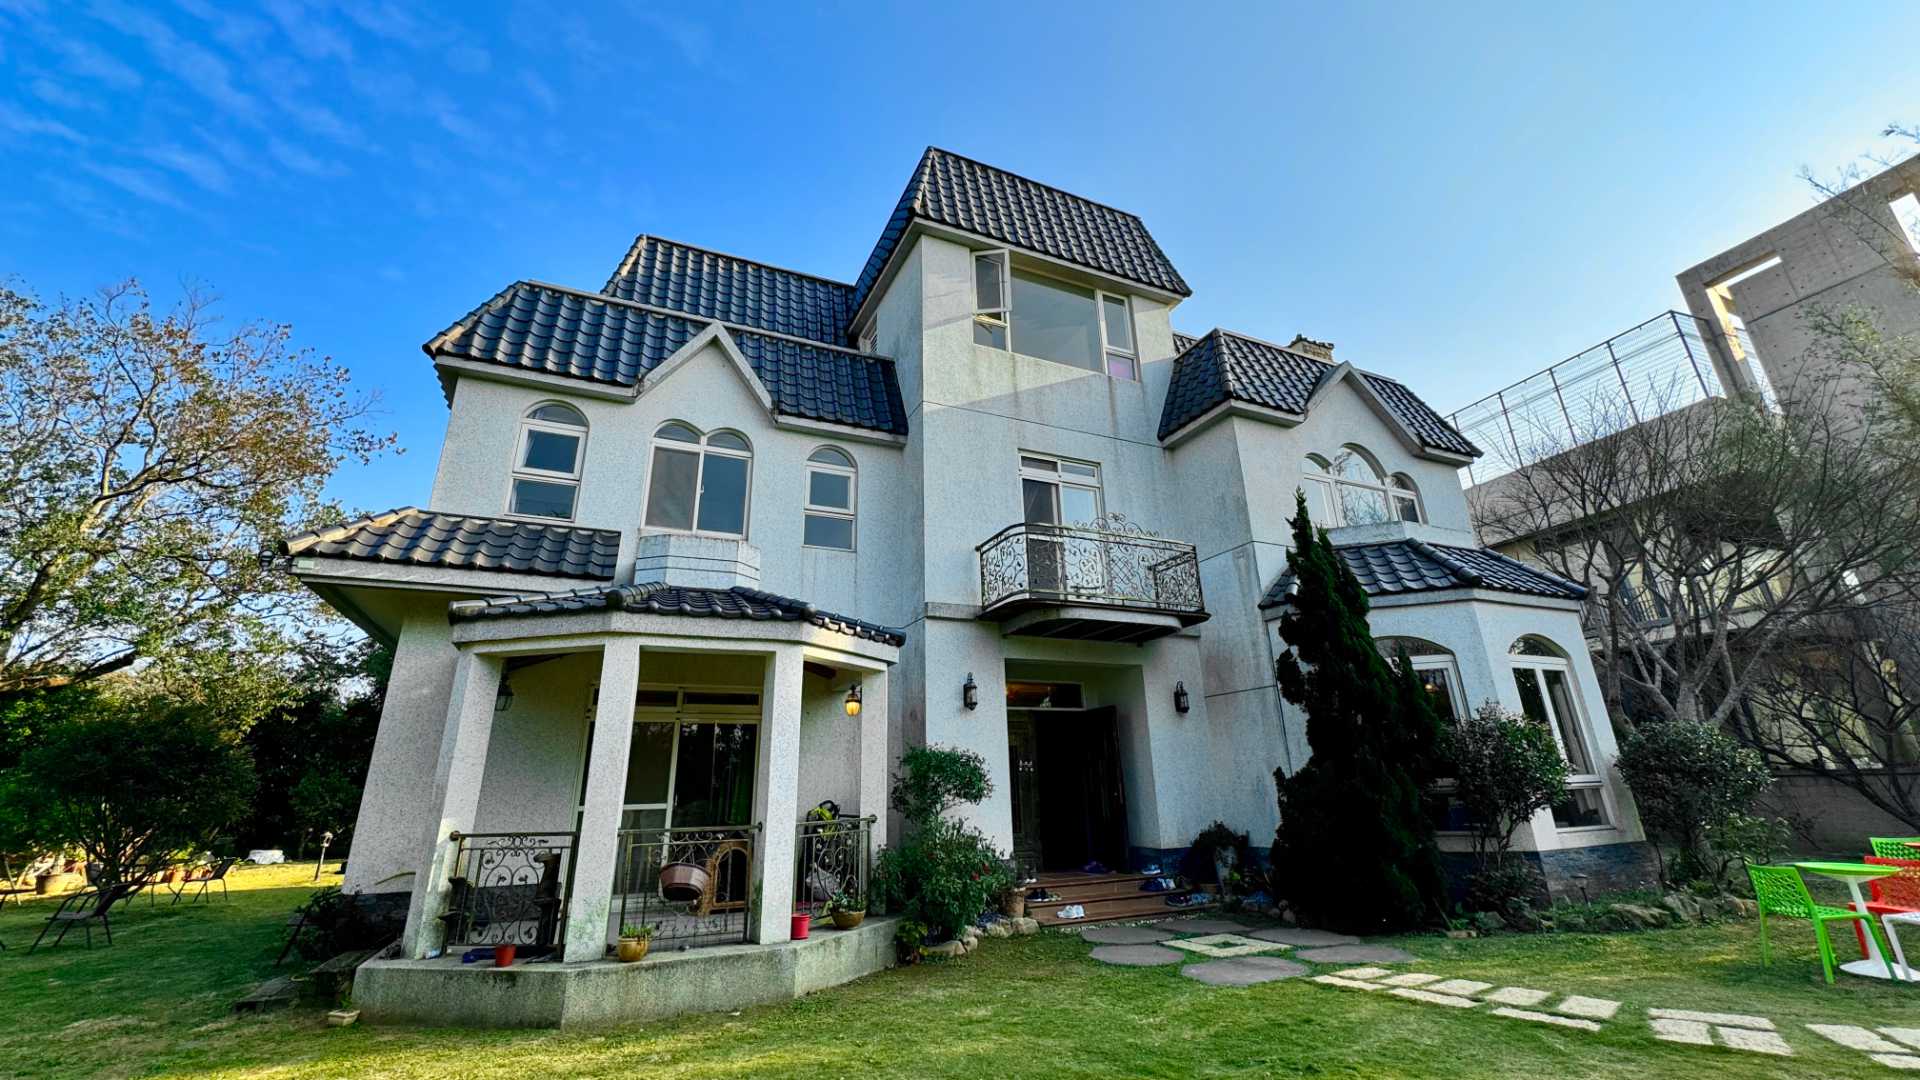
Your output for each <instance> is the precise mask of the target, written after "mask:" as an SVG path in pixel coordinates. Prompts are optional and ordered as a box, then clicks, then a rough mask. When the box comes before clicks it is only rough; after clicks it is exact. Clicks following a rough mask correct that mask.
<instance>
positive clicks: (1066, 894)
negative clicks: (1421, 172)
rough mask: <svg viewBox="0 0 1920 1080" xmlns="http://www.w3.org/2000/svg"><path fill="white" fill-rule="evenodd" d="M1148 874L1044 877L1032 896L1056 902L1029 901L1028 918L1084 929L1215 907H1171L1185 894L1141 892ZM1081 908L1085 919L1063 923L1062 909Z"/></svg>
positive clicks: (1053, 875) (1044, 923)
mask: <svg viewBox="0 0 1920 1080" xmlns="http://www.w3.org/2000/svg"><path fill="white" fill-rule="evenodd" d="M1150 876H1151V875H1148V874H1051V873H1050V874H1041V875H1040V880H1039V881H1038V882H1036V883H1035V884H1034V885H1031V886H1029V887H1028V891H1029V892H1034V891H1038V890H1040V889H1046V890H1047V891H1049V892H1052V893H1055V894H1057V897H1058V898H1057V899H1054V900H1044V901H1042V900H1033V899H1028V901H1027V914H1028V915H1030V916H1032V917H1033V919H1034V920H1035V921H1036V922H1038V923H1039V924H1040V925H1041V926H1083V925H1086V924H1088V923H1103V922H1118V921H1120V920H1123V919H1151V918H1155V917H1156V916H1164V915H1181V914H1185V913H1187V912H1191V911H1209V910H1211V909H1212V908H1213V906H1214V905H1213V904H1211V903H1208V904H1195V905H1194V906H1192V907H1169V906H1167V898H1168V897H1174V896H1185V895H1187V894H1186V893H1184V892H1163V893H1159V892H1141V891H1140V886H1141V885H1142V884H1144V883H1145V882H1146V881H1147V879H1148V878H1149V877H1150ZM1070 904H1079V905H1081V906H1083V907H1085V908H1086V909H1087V914H1086V917H1085V918H1081V919H1063V918H1061V917H1060V911H1061V909H1062V908H1065V907H1067V906H1068V905H1070Z"/></svg>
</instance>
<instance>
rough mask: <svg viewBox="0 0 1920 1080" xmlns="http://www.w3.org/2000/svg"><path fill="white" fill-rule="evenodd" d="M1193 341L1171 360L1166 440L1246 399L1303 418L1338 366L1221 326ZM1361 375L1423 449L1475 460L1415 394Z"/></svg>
mask: <svg viewBox="0 0 1920 1080" xmlns="http://www.w3.org/2000/svg"><path fill="white" fill-rule="evenodd" d="M1180 336H1181V337H1184V336H1185V335H1180ZM1176 340H1177V339H1176ZM1188 340H1189V341H1190V342H1191V344H1190V345H1188V346H1187V347H1186V348H1185V349H1184V350H1182V351H1181V353H1180V354H1179V356H1177V357H1176V358H1175V359H1174V362H1173V376H1172V378H1171V380H1169V383H1168V386H1167V401H1166V404H1165V406H1163V407H1162V409H1161V411H1160V437H1161V438H1163V439H1164V438H1166V437H1167V436H1169V435H1172V434H1173V433H1174V432H1176V431H1179V430H1180V429H1181V428H1183V427H1185V426H1187V425H1188V424H1190V423H1192V422H1193V421H1194V420H1196V419H1198V418H1199V417H1201V416H1202V415H1204V414H1205V413H1206V412H1207V410H1209V409H1212V408H1213V407H1215V406H1217V405H1219V404H1220V403H1221V402H1223V401H1229V400H1232V401H1244V402H1247V403H1248V404H1251V405H1259V406H1263V407H1265V408H1269V409H1276V410H1279V411H1280V412H1288V413H1302V414H1304V413H1305V412H1306V410H1307V403H1308V401H1310V400H1311V399H1312V398H1313V392H1314V390H1315V389H1317V388H1318V387H1319V386H1320V383H1321V381H1322V380H1323V379H1325V378H1326V377H1327V374H1328V373H1329V372H1331V371H1333V370H1334V368H1335V366H1336V365H1333V364H1329V363H1327V362H1326V361H1324V360H1317V359H1315V358H1313V357H1311V356H1306V355H1303V354H1301V353H1297V352H1293V351H1291V350H1289V349H1283V348H1281V347H1280V346H1278V345H1274V344H1271V343H1269V342H1265V341H1260V340H1259V339H1257V338H1250V337H1245V336H1243V335H1240V334H1235V333H1230V332H1228V331H1225V330H1220V329H1217V328H1216V329H1214V330H1211V331H1209V332H1208V333H1207V334H1206V336H1205V337H1201V338H1189V339H1188ZM1359 374H1360V376H1361V378H1363V379H1365V380H1366V381H1367V385H1368V386H1369V387H1371V388H1373V390H1374V392H1375V393H1377V394H1379V395H1380V398H1381V400H1382V401H1384V402H1386V405H1387V408H1388V409H1390V410H1392V412H1393V414H1394V415H1395V416H1396V417H1398V418H1399V419H1400V421H1401V422H1402V423H1404V424H1406V425H1407V427H1408V429H1409V430H1411V431H1412V432H1413V433H1414V436H1415V438H1417V439H1418V440H1419V441H1420V443H1421V445H1423V446H1426V447H1428V448H1430V449H1434V450H1441V451H1445V452H1447V453H1452V454H1465V455H1469V456H1478V454H1479V453H1480V451H1479V450H1478V449H1476V448H1475V447H1474V445H1473V444H1472V443H1470V442H1468V441H1467V440H1466V439H1465V438H1464V437H1462V436H1461V435H1460V433H1459V432H1457V431H1454V430H1453V428H1451V427H1449V426H1448V425H1447V422H1446V420H1444V419H1442V418H1441V416H1440V414H1439V413H1437V412H1434V411H1433V407H1432V406H1430V405H1428V404H1427V403H1426V402H1424V401H1421V400H1420V398H1419V396H1418V395H1416V394H1415V393H1414V392H1413V391H1411V390H1409V389H1407V388H1406V387H1405V386H1403V385H1401V384H1400V383H1397V382H1395V381H1393V380H1392V379H1389V378H1386V377H1385V376H1381V375H1373V374H1369V373H1367V372H1360V373H1359Z"/></svg>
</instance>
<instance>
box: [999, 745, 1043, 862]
mask: <svg viewBox="0 0 1920 1080" xmlns="http://www.w3.org/2000/svg"><path fill="white" fill-rule="evenodd" d="M1007 759H1008V760H1007V775H1008V776H1009V777H1010V778H1011V784H1010V785H1009V788H1008V793H1009V794H1010V795H1011V796H1012V798H1013V865H1014V869H1015V870H1017V871H1019V873H1020V876H1021V877H1031V876H1034V875H1036V874H1038V873H1039V872H1040V870H1041V868H1042V867H1043V866H1044V865H1045V861H1044V855H1043V853H1042V851H1041V844H1040V772H1039V769H1040V744H1039V742H1038V740H1037V739H1036V738H1035V737H1034V733H1033V718H1032V716H1030V715H1028V714H1026V713H1015V714H1012V715H1010V716H1008V717H1007Z"/></svg>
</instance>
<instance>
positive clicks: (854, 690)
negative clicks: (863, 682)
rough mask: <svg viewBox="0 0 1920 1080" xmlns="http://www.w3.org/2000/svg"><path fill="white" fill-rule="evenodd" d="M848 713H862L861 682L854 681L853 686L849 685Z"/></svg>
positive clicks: (852, 714) (853, 714) (854, 714)
mask: <svg viewBox="0 0 1920 1080" xmlns="http://www.w3.org/2000/svg"><path fill="white" fill-rule="evenodd" d="M847 715H848V716H859V715H860V684H859V683H854V684H853V685H852V686H849V687H847Z"/></svg>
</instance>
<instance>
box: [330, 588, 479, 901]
mask: <svg viewBox="0 0 1920 1080" xmlns="http://www.w3.org/2000/svg"><path fill="white" fill-rule="evenodd" d="M412 607H413V609H412V610H411V611H409V613H408V614H407V616H406V620H405V622H404V624H403V626H402V630H401V633H400V637H399V641H398V643H397V644H396V645H395V648H394V654H393V672H392V675H391V676H390V678H389V679H388V682H387V699H386V702H385V704H384V705H383V707H382V708H381V710H380V728H379V730H378V731H377V732H376V733H375V735H374V739H373V758H372V760H371V761H370V762H369V763H368V766H367V782H366V786H365V787H363V788H362V789H361V792H360V813H359V816H358V818H357V819H356V824H355V825H354V829H353V850H352V853H351V855H350V856H349V857H348V859H347V873H346V878H345V881H344V883H343V885H342V888H343V889H344V890H345V891H346V892H350V893H358V892H405V891H406V890H408V889H410V888H412V887H413V875H414V874H415V873H417V872H418V871H419V869H420V867H421V866H422V865H423V864H424V861H425V860H426V857H427V852H428V849H429V846H430V841H429V838H428V835H427V831H428V829H429V828H430V822H429V817H430V816H431V815H432V813H433V811H432V802H433V794H434V793H433V775H434V770H435V768H436V767H437V765H438V763H439V760H440V734H441V731H442V730H443V729H444V728H445V727H446V720H447V701H448V697H449V695H451V694H452V692H453V668H454V660H455V658H456V652H455V650H454V647H453V644H452V642H451V640H450V633H451V628H450V627H449V626H448V625H447V618H446V607H445V604H444V603H443V602H441V603H436V602H434V601H433V600H431V599H426V598H422V599H420V600H419V601H417V603H415V604H414V605H413V606H412Z"/></svg>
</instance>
